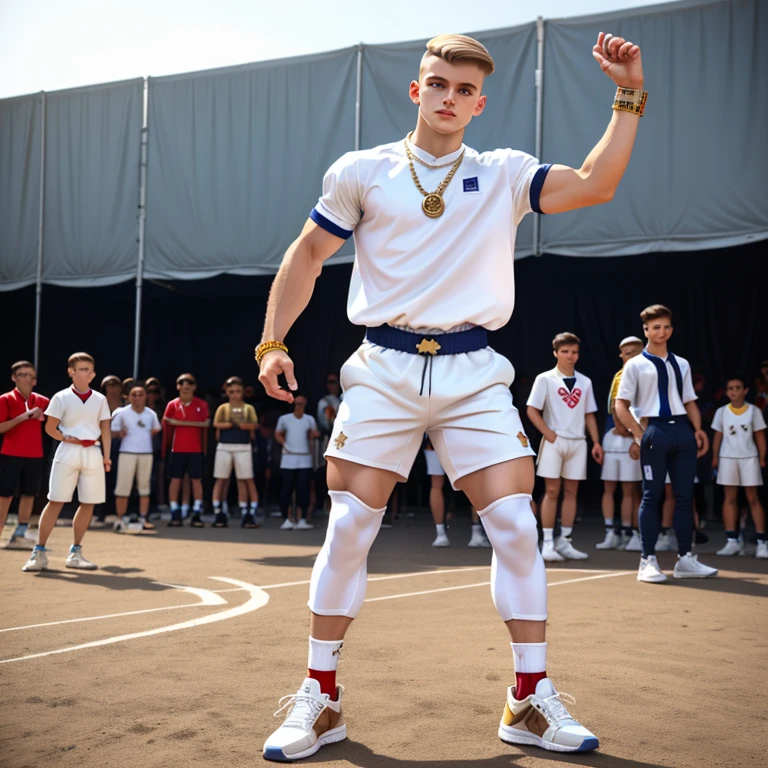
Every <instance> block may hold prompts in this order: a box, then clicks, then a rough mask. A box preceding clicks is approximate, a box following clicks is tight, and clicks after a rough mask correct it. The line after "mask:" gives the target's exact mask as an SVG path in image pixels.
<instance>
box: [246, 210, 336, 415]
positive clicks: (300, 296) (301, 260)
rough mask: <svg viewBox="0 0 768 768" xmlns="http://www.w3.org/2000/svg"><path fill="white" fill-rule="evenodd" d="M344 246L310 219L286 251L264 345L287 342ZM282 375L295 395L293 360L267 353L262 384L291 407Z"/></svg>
mask: <svg viewBox="0 0 768 768" xmlns="http://www.w3.org/2000/svg"><path fill="white" fill-rule="evenodd" d="M343 244H344V239H343V238H341V237H336V235H332V234H331V233H330V232H327V231H326V230H325V229H323V228H322V227H319V226H318V225H317V224H315V222H314V221H312V220H311V219H307V223H306V224H305V225H304V229H303V230H302V231H301V234H300V235H299V237H298V238H297V239H296V240H294V242H293V243H292V244H291V245H290V247H289V248H288V250H287V251H286V253H285V256H284V257H283V263H282V264H281V265H280V269H279V270H278V272H277V275H276V276H275V280H274V282H273V283H272V289H271V290H270V292H269V301H268V302H267V317H266V319H265V320H264V333H263V334H262V337H261V339H262V341H263V342H264V341H279V342H282V341H284V339H285V336H286V334H287V333H288V331H289V330H290V329H291V326H292V325H293V324H294V323H295V322H296V319H297V318H298V317H299V315H300V314H301V313H302V312H303V311H304V309H305V308H306V306H307V304H309V300H310V298H311V297H312V291H313V290H314V288H315V281H316V280H317V278H318V276H319V275H320V271H321V270H322V267H323V263H324V262H325V261H327V260H328V259H330V258H331V256H333V254H334V253H336V251H338V250H339V248H341V246H342V245H343ZM281 373H284V374H285V378H286V381H287V382H288V388H289V389H291V390H294V391H295V390H296V389H297V387H298V384H297V383H296V377H295V375H294V370H293V361H292V360H291V358H290V357H289V356H288V355H287V354H286V353H285V352H283V351H282V350H280V349H276V350H273V351H271V352H268V353H267V354H266V355H265V356H264V358H263V359H262V362H261V373H260V374H259V381H260V382H261V383H262V384H263V385H264V389H265V390H266V392H267V394H268V395H269V396H270V397H274V398H276V399H277V400H285V401H286V402H288V403H292V402H293V395H292V394H291V393H290V392H286V391H285V390H284V389H280V386H279V384H278V383H277V377H278V376H279V375H280V374H281Z"/></svg>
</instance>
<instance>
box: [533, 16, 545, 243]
mask: <svg viewBox="0 0 768 768" xmlns="http://www.w3.org/2000/svg"><path fill="white" fill-rule="evenodd" d="M535 83H536V135H535V137H534V154H535V155H536V157H537V158H538V159H539V161H540V160H541V148H542V147H541V145H542V139H543V133H544V19H543V18H542V17H541V16H539V17H537V19H536V76H535ZM533 255H534V256H540V255H541V214H540V213H537V214H536V215H535V216H534V217H533Z"/></svg>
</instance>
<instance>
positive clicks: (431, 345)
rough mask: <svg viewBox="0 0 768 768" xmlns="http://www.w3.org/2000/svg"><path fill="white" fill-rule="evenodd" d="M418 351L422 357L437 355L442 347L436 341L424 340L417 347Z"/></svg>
mask: <svg viewBox="0 0 768 768" xmlns="http://www.w3.org/2000/svg"><path fill="white" fill-rule="evenodd" d="M416 349H417V350H418V353H419V354H420V355H436V354H437V350H438V349H441V347H440V345H439V344H438V343H437V342H436V341H435V340H434V339H422V340H421V341H420V342H419V343H418V344H417V345H416Z"/></svg>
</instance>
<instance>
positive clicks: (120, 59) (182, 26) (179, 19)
mask: <svg viewBox="0 0 768 768" xmlns="http://www.w3.org/2000/svg"><path fill="white" fill-rule="evenodd" d="M661 1H662V0H645V1H644V0H636V1H635V2H631V0H629V1H628V0H538V1H537V2H536V3H529V2H521V0H439V2H435V0H377V1H376V2H374V1H373V0H325V2H320V0H216V2H214V1H213V0H0V98H4V97H7V96H18V95H20V94H24V93H32V92H34V91H41V90H45V91H53V90H58V89H61V88H72V87H76V86H80V85H90V84H92V83H106V82H110V81H113V80H124V79H127V78H132V77H141V76H145V75H169V74H175V73H179V72H189V71H193V70H199V69H211V68H213V67H224V66H229V65H232V64H243V63H246V62H251V61H261V60H265V59H276V58H282V57H286V56H299V55H303V54H307V53H317V52H319V51H330V50H334V49H336V48H346V47H348V46H351V45H356V44H357V43H359V42H364V43H392V42H400V41H404V40H414V39H419V38H426V37H431V36H433V35H436V34H439V33H441V32H474V31H479V30H484V29H499V28H503V27H511V26H516V25H518V24H524V23H526V22H529V21H533V20H534V19H535V17H536V15H541V16H543V17H544V18H545V19H546V18H561V17H564V16H582V15H586V14H591V13H601V12H604V11H614V10H620V9H622V8H628V7H633V6H637V5H654V4H657V3H659V2H661Z"/></svg>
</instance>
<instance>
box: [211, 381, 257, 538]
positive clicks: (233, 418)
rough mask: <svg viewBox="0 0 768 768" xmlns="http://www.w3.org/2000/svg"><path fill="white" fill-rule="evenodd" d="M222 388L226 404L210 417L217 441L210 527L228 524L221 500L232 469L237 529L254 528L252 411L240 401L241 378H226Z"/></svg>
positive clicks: (255, 509) (253, 430) (255, 419)
mask: <svg viewBox="0 0 768 768" xmlns="http://www.w3.org/2000/svg"><path fill="white" fill-rule="evenodd" d="M224 387H225V391H226V393H227V398H228V399H229V402H227V403H224V404H223V405H220V406H219V407H218V408H217V409H216V415H215V416H214V418H213V426H214V427H215V429H216V439H217V441H218V445H217V446H216V458H215V461H214V469H213V476H214V477H215V478H216V482H215V485H214V487H213V511H214V514H215V515H216V519H215V521H214V523H213V524H214V526H216V527H222V528H226V527H227V525H229V515H228V514H227V513H226V512H223V511H222V508H221V499H222V495H223V493H224V489H225V488H226V487H227V486H228V483H229V478H230V475H231V474H232V469H233V468H234V470H235V477H236V478H237V499H238V503H239V505H240V526H241V527H242V528H258V527H259V525H261V523H262V519H263V518H262V517H261V516H260V515H259V512H258V509H259V497H258V494H257V493H256V483H255V482H254V480H253V456H252V454H251V441H252V440H253V436H254V434H255V432H256V430H257V429H258V418H257V417H256V409H255V408H254V407H253V406H252V405H250V404H249V403H246V402H245V401H244V400H243V380H242V379H240V378H238V377H237V376H232V377H231V378H229V379H227V381H226V382H225V384H224ZM249 498H250V509H249V508H248V501H249Z"/></svg>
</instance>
